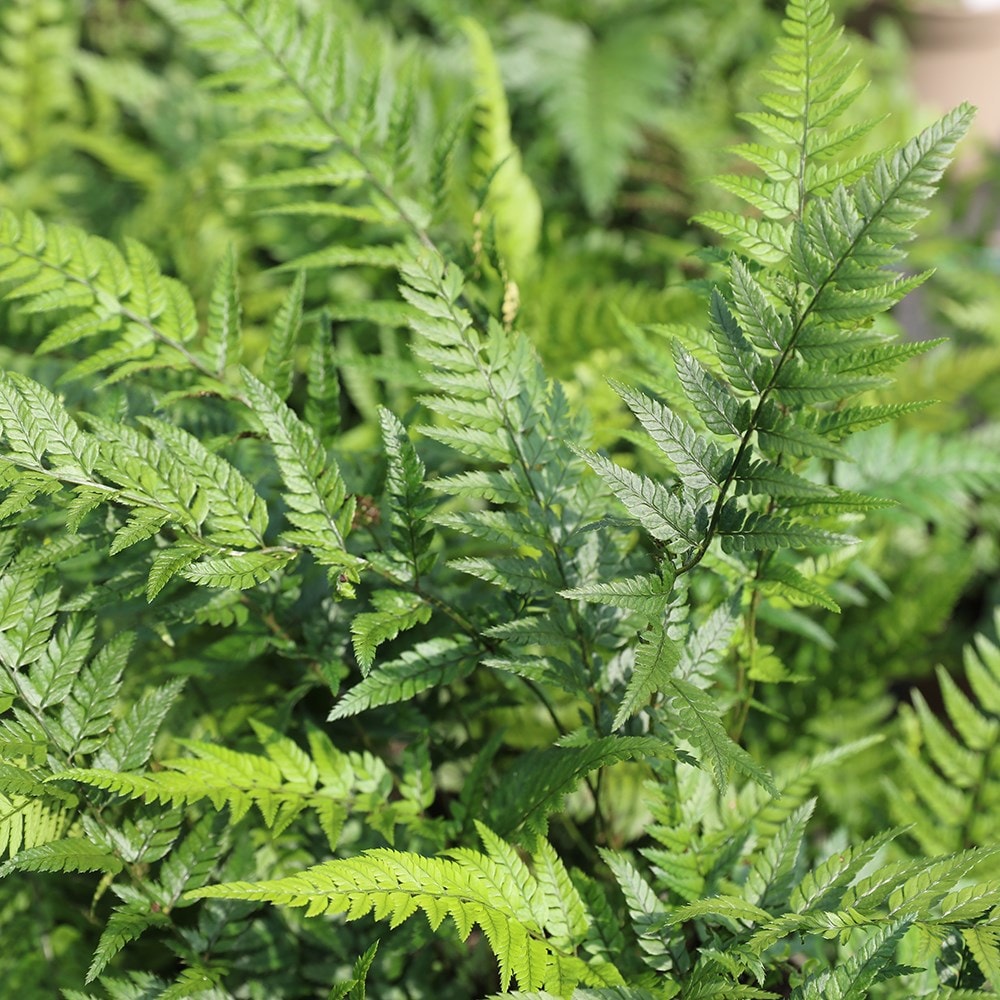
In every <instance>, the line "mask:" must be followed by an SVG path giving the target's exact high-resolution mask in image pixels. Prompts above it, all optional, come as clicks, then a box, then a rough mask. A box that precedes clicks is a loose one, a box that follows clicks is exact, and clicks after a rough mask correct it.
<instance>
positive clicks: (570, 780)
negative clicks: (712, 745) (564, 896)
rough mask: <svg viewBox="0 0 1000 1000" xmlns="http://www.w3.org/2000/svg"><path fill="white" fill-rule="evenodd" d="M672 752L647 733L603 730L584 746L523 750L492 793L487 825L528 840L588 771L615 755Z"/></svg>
mask: <svg viewBox="0 0 1000 1000" xmlns="http://www.w3.org/2000/svg"><path fill="white" fill-rule="evenodd" d="M673 756H674V750H673V749H672V747H671V746H670V745H669V744H667V743H666V742H664V741H663V740H661V739H658V738H656V737H652V736H605V737H602V738H601V739H596V740H592V741H591V742H589V743H587V744H586V745H584V746H556V747H549V748H547V749H544V750H529V751H526V752H525V753H523V754H522V755H521V756H520V757H519V758H518V760H517V762H516V763H515V764H514V765H513V767H512V768H511V769H510V770H509V771H507V772H506V773H505V775H504V780H503V782H502V783H501V785H500V788H499V789H498V790H497V793H496V794H495V795H494V797H493V800H492V802H491V811H492V816H491V826H492V827H493V828H495V829H496V830H498V831H500V832H501V833H502V834H503V835H504V836H514V835H515V834H518V833H520V835H521V836H523V837H525V838H526V840H527V842H528V843H529V844H533V843H534V842H535V840H536V838H539V837H543V836H545V833H546V828H547V826H548V818H549V816H550V815H551V814H552V813H554V812H555V811H556V810H558V809H559V808H560V807H561V806H562V803H563V799H564V798H565V797H566V796H567V795H568V794H569V793H570V792H572V791H574V790H575V789H576V788H577V786H578V785H579V784H580V782H581V781H582V780H583V779H584V778H585V777H586V776H587V775H588V774H590V773H591V772H592V771H596V770H597V769H598V768H602V767H608V766H609V765H611V764H616V763H618V762H620V761H626V760H645V759H647V758H667V759H669V758H671V757H673Z"/></svg>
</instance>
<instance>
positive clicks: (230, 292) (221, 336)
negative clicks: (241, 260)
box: [202, 249, 241, 382]
mask: <svg viewBox="0 0 1000 1000" xmlns="http://www.w3.org/2000/svg"><path fill="white" fill-rule="evenodd" d="M240 312H241V310H240V294H239V285H238V283H237V273H236V254H235V253H234V252H233V251H232V249H230V251H229V253H228V254H227V255H226V257H225V258H224V259H223V261H222V263H221V264H220V265H219V268H218V270H217V271H216V275H215V280H214V282H213V283H212V295H211V298H210V299H209V303H208V330H207V333H206V335H205V340H204V343H203V345H202V349H203V350H204V352H205V354H206V355H207V356H208V359H209V362H210V364H211V366H212V371H213V373H214V374H215V377H216V378H218V379H219V381H220V382H222V381H225V377H226V370H227V369H228V368H229V366H230V365H237V364H239V361H240V357H239V351H240V347H241V330H240Z"/></svg>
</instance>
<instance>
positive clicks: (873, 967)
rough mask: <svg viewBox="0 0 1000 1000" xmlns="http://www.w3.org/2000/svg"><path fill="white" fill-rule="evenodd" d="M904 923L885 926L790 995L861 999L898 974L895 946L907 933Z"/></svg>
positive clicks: (800, 999)
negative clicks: (843, 958)
mask: <svg viewBox="0 0 1000 1000" xmlns="http://www.w3.org/2000/svg"><path fill="white" fill-rule="evenodd" d="M909 926H910V922H909V921H908V920H899V921H896V922H895V923H891V924H887V925H886V926H885V927H883V928H880V929H879V930H877V931H875V932H874V933H873V934H871V935H870V936H869V937H868V938H867V939H866V940H865V943H864V944H863V945H862V946H861V947H860V948H859V949H858V950H857V951H856V952H855V953H854V954H853V955H851V956H849V957H848V958H847V959H846V960H845V961H843V962H841V963H840V964H839V965H838V966H837V967H836V968H835V969H831V970H829V971H825V972H822V973H819V974H818V975H812V976H810V977H809V978H808V979H807V980H806V981H805V982H804V983H803V985H802V986H801V987H799V988H797V989H796V990H795V991H794V992H793V993H792V996H793V997H794V998H795V1000H827V998H831V1000H864V998H865V997H867V996H870V995H871V994H870V993H869V990H870V989H871V987H872V986H874V985H875V984H876V983H879V982H882V981H883V980H886V979H892V978H895V977H896V976H898V975H899V971H900V970H899V968H898V966H897V965H896V961H895V959H896V947H897V945H898V944H899V942H900V941H901V940H902V938H903V935H904V934H906V932H907V930H909Z"/></svg>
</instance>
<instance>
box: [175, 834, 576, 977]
mask: <svg viewBox="0 0 1000 1000" xmlns="http://www.w3.org/2000/svg"><path fill="white" fill-rule="evenodd" d="M481 832H482V833H483V835H484V839H485V846H486V853H485V854H483V853H480V852H477V851H473V850H470V849H461V850H457V851H453V852H452V853H451V856H450V857H448V858H428V857H422V856H420V855H417V854H407V853H403V852H399V851H393V850H388V849H376V850H370V851H366V852H365V853H364V854H361V855H358V856H357V857H354V858H347V859H344V860H337V861H328V862H326V863H325V864H321V865H316V866H314V867H312V868H309V869H306V870H305V871H303V872H301V873H299V874H297V875H292V876H288V877H286V878H282V879H276V880H272V881H269V882H258V883H247V882H231V883H227V884H223V885H216V886H210V887H207V888H203V889H197V890H195V891H194V892H192V893H190V894H189V898H223V899H245V900H252V901H257V902H270V903H274V904H277V905H282V906H292V907H304V908H305V910H306V915H307V916H316V915H319V914H322V913H343V914H345V915H346V917H347V919H348V920H357V919H359V918H361V917H364V916H367V915H368V914H371V915H372V916H373V917H374V918H375V919H377V920H388V921H389V923H390V926H397V925H399V924H401V923H402V922H403V921H405V920H407V919H409V918H410V917H411V916H413V915H414V914H415V913H417V912H418V911H422V912H423V913H424V914H425V916H426V917H427V920H428V922H429V923H430V925H431V927H432V928H435V929H436V928H437V927H438V926H439V925H440V924H441V922H442V921H443V920H445V919H446V918H447V917H450V918H451V919H452V920H453V922H454V924H455V927H456V929H457V931H458V934H459V936H460V937H461V938H462V939H463V940H465V939H466V938H467V937H468V936H469V934H470V933H471V932H472V929H473V927H474V926H475V925H477V924H478V925H479V926H480V927H481V928H482V930H483V933H484V935H485V936H486V939H487V940H488V942H489V945H490V948H491V950H492V951H493V953H494V955H496V958H497V963H498V965H499V970H500V981H501V988H502V989H504V990H506V989H507V988H508V986H509V985H510V983H511V981H512V980H516V981H517V983H518V985H519V986H520V987H522V988H524V989H528V990H532V989H539V988H541V987H543V986H546V985H547V984H548V983H549V981H550V979H551V977H552V975H553V974H554V973H556V972H557V971H558V968H557V967H558V966H560V965H562V966H563V967H565V957H564V956H561V955H559V954H558V953H557V952H556V946H555V945H554V944H553V943H552V942H551V939H550V938H549V937H548V936H547V934H546V931H547V927H546V925H545V924H544V923H540V921H539V918H541V919H543V920H547V919H548V917H549V910H548V908H547V907H545V906H544V896H543V895H542V892H541V889H540V886H539V883H538V882H537V880H536V879H535V877H534V876H533V875H532V874H531V872H530V870H529V869H528V868H527V866H525V864H524V862H523V861H522V860H521V859H520V858H519V857H518V855H517V854H516V853H515V852H513V850H512V849H511V848H510V847H509V846H508V845H506V844H504V843H503V842H502V841H500V840H499V839H498V838H495V837H494V836H492V835H491V834H489V832H488V831H486V830H485V829H481ZM558 919H559V918H558V915H557V920H558ZM561 959H562V961H561ZM576 965H577V967H578V969H579V972H578V974H577V978H576V982H579V981H580V979H581V978H582V977H583V976H585V975H586V974H587V966H586V965H585V964H584V963H583V962H577V963H576ZM572 985H575V984H574V983H571V986H572Z"/></svg>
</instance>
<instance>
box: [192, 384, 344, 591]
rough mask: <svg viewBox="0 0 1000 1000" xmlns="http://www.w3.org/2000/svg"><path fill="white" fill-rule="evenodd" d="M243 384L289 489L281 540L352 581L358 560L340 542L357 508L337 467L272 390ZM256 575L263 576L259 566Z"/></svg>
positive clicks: (311, 430)
mask: <svg viewBox="0 0 1000 1000" xmlns="http://www.w3.org/2000/svg"><path fill="white" fill-rule="evenodd" d="M243 382H244V384H245V386H246V390H247V396H248V398H249V400H250V403H251V405H252V407H253V412H254V414H255V415H256V417H257V419H259V420H260V422H261V424H262V425H263V427H264V431H265V433H266V435H267V438H268V440H269V441H270V442H271V445H272V447H273V448H274V454H275V458H276V459H277V462H278V468H279V469H280V471H281V476H282V479H283V480H284V483H285V487H286V489H287V493H286V494H285V501H286V504H287V506H288V510H287V512H286V515H285V516H286V517H287V519H288V520H289V522H290V523H291V524H292V525H293V527H294V530H291V531H286V532H285V533H284V537H285V538H286V539H288V541H290V542H291V543H293V544H298V545H302V546H304V547H305V548H308V549H309V550H310V551H311V552H312V553H313V554H314V555H315V556H316V558H317V559H318V560H319V562H320V563H322V564H324V565H327V566H330V567H331V573H341V574H346V575H347V576H348V579H350V576H351V575H352V574H356V565H357V560H356V558H355V557H354V556H352V555H350V554H349V553H348V552H347V551H346V550H345V548H344V539H345V537H346V536H347V534H348V532H349V531H350V528H351V521H352V519H353V517H354V509H355V504H354V501H353V499H352V498H350V497H348V495H347V489H346V487H345V485H344V480H343V478H342V477H341V474H340V470H339V469H338V468H337V464H336V463H335V462H334V461H333V460H332V459H331V458H329V457H328V455H327V453H326V449H325V448H324V447H323V444H322V443H321V441H320V439H319V438H318V436H317V435H316V432H315V431H314V430H313V429H312V427H310V426H309V425H308V424H306V423H303V421H302V420H300V419H299V417H298V416H297V415H296V414H295V413H294V412H293V411H292V410H291V409H290V408H289V407H288V406H287V405H286V404H285V403H284V402H283V401H282V400H281V399H280V398H279V397H278V395H277V393H276V392H274V390H273V389H271V388H269V387H268V386H266V385H265V384H264V383H263V382H261V381H260V380H259V379H257V378H256V377H255V376H254V375H252V374H251V373H250V372H249V371H247V370H246V369H243ZM256 555H258V556H261V555H262V554H256ZM275 555H276V556H280V553H276V554H275ZM188 571H190V568H189V570H188ZM253 571H254V570H253V569H251V570H250V572H253ZM256 571H258V572H262V571H263V570H262V567H258V568H256ZM355 579H356V576H355Z"/></svg>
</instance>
